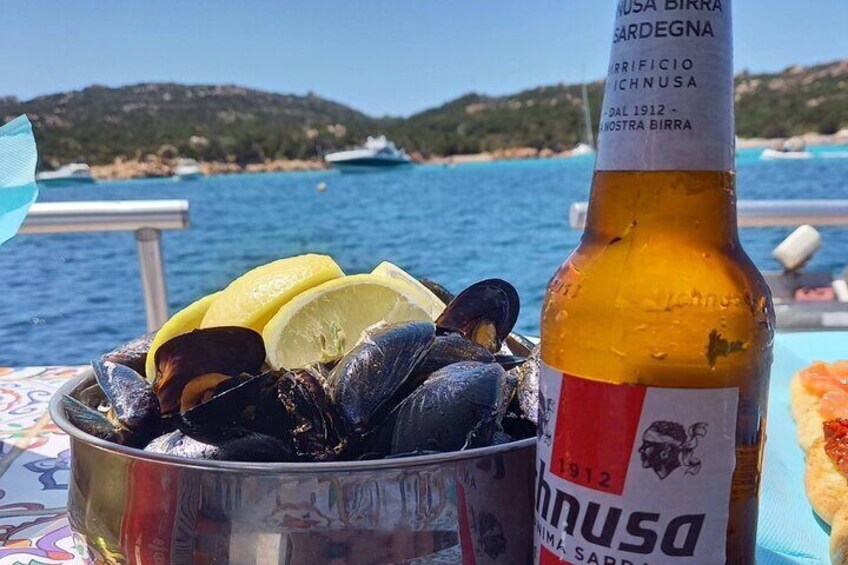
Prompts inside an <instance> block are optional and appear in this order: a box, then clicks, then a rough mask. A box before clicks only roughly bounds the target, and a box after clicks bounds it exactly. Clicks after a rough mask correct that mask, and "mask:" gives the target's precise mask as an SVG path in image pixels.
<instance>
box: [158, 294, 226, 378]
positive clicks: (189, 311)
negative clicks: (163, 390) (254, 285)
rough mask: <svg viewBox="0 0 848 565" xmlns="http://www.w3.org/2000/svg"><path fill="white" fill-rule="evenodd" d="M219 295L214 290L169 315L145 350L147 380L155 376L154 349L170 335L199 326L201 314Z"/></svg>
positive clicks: (204, 312)
mask: <svg viewBox="0 0 848 565" xmlns="http://www.w3.org/2000/svg"><path fill="white" fill-rule="evenodd" d="M220 295H221V293H220V292H215V293H213V294H210V295H208V296H204V297H203V298H201V299H200V300H198V301H196V302H192V303H191V304H189V305H188V306H186V307H185V308H183V309H182V310H180V311H179V312H177V313H176V314H174V315H173V316H171V318H170V319H169V320H168V321H167V322H165V325H164V326H162V327H161V328H160V329H159V331H158V332H156V336H155V337H154V338H153V342H152V343H151V344H150V350H149V351H148V352H147V358H146V359H145V361H144V372H145V374H146V375H147V380H149V381H151V382H152V381H153V380H154V379H155V378H156V363H155V361H154V360H153V359H154V357H155V356H156V350H157V349H159V346H160V345H162V344H163V343H165V342H166V341H168V340H169V339H171V338H172V337H177V336H178V335H180V334H184V333H188V332H190V331H192V330H196V329H197V328H199V327H200V322H201V321H202V320H203V316H205V315H206V312H207V311H208V310H209V307H210V306H212V302H214V301H215V299H216V298H218V296H220Z"/></svg>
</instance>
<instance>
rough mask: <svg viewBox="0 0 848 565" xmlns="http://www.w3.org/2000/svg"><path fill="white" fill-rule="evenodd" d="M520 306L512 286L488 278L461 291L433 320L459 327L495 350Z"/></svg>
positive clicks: (497, 348)
mask: <svg viewBox="0 0 848 565" xmlns="http://www.w3.org/2000/svg"><path fill="white" fill-rule="evenodd" d="M520 306H521V303H520V301H519V298H518V292H517V291H516V290H515V287H513V286H512V285H511V284H509V283H508V282H506V281H504V280H501V279H488V280H484V281H480V282H478V283H475V284H473V285H471V286H469V287H468V288H466V289H465V290H463V291H462V292H460V293H459V295H458V296H457V297H456V298H454V299H453V300H452V301H451V302H450V304H448V306H447V308H445V311H444V312H442V315H441V316H439V318H438V319H437V320H436V324H438V325H439V326H442V327H446V328H453V329H456V330H459V331H461V332H462V333H463V334H464V335H465V336H466V337H467V338H468V339H470V340H472V341H474V342H476V343H479V344H480V345H482V346H483V347H485V348H486V349H488V350H489V351H490V352H492V353H497V352H499V351H500V349H501V345H502V344H503V341H504V340H505V339H506V338H507V336H509V333H510V332H511V331H512V328H513V327H514V326H515V322H516V320H517V319H518V312H519V310H520Z"/></svg>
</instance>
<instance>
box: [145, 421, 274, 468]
mask: <svg viewBox="0 0 848 565" xmlns="http://www.w3.org/2000/svg"><path fill="white" fill-rule="evenodd" d="M144 450H145V451H148V452H150V453H162V454H165V455H173V456H175V457H184V458H187V459H206V460H219V461H255V462H273V461H289V460H291V448H290V447H289V445H288V444H286V442H284V441H282V440H281V439H279V438H275V437H271V436H267V435H264V434H259V433H256V432H252V431H250V430H244V429H239V428H221V429H219V430H218V431H217V434H216V436H215V437H214V438H213V437H202V439H201V438H198V437H192V436H190V435H187V434H186V433H185V432H184V431H182V430H175V431H173V432H170V433H168V434H165V435H162V436H160V437H157V438H156V439H154V440H153V441H151V442H150V443H149V444H148V445H147V447H145V448H144Z"/></svg>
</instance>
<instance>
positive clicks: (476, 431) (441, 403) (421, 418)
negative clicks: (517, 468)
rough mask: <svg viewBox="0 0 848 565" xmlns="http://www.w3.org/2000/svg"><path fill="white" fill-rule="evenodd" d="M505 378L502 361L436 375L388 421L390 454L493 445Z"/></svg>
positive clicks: (457, 365)
mask: <svg viewBox="0 0 848 565" xmlns="http://www.w3.org/2000/svg"><path fill="white" fill-rule="evenodd" d="M505 378H506V374H505V371H504V370H503V368H502V367H501V366H500V365H497V364H495V363H477V362H473V361H465V362H461V363H455V364H453V365H448V366H447V367H445V368H443V369H441V370H440V371H437V372H435V373H433V374H432V375H431V376H430V378H428V379H427V380H426V381H425V382H424V384H422V385H421V386H420V387H419V388H417V389H416V390H415V391H414V392H413V393H412V394H411V395H410V396H409V398H407V399H406V400H404V401H403V403H402V404H401V405H400V406H398V407H397V409H396V410H395V412H394V413H393V414H392V417H391V418H389V419H388V420H387V423H386V425H387V426H391V427H392V430H391V436H392V441H391V453H394V454H398V453H413V452H421V451H442V452H447V451H459V450H462V449H466V448H472V447H481V446H485V445H489V444H490V443H491V441H492V437H493V435H494V433H495V431H496V430H497V429H498V424H499V422H498V416H499V415H498V410H499V408H500V404H501V402H502V393H501V389H502V387H503V381H504V379H505ZM380 433H381V432H378V433H377V434H376V435H380ZM382 433H383V434H385V432H384V431H382Z"/></svg>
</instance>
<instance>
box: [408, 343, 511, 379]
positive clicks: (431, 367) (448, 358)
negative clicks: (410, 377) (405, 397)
mask: <svg viewBox="0 0 848 565" xmlns="http://www.w3.org/2000/svg"><path fill="white" fill-rule="evenodd" d="M460 361H479V362H480V363H494V362H495V356H494V355H492V354H491V353H490V352H489V350H488V349H486V348H484V347H483V346H482V345H479V344H477V343H475V342H473V341H471V340H470V339H468V338H466V337H465V336H463V335H462V334H460V333H456V332H447V333H443V335H437V336H436V339H435V341H434V342H433V347H431V348H430V351H428V352H427V355H425V356H424V359H422V360H421V363H419V365H418V366H417V367H416V368H415V375H416V377H417V379H416V380H417V381H418V383H417V384H420V383H422V382H424V380H425V379H426V378H427V377H429V376H430V375H431V374H433V373H435V372H436V371H438V370H439V369H442V368H443V367H447V366H448V365H453V364H454V363H458V362H460Z"/></svg>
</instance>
